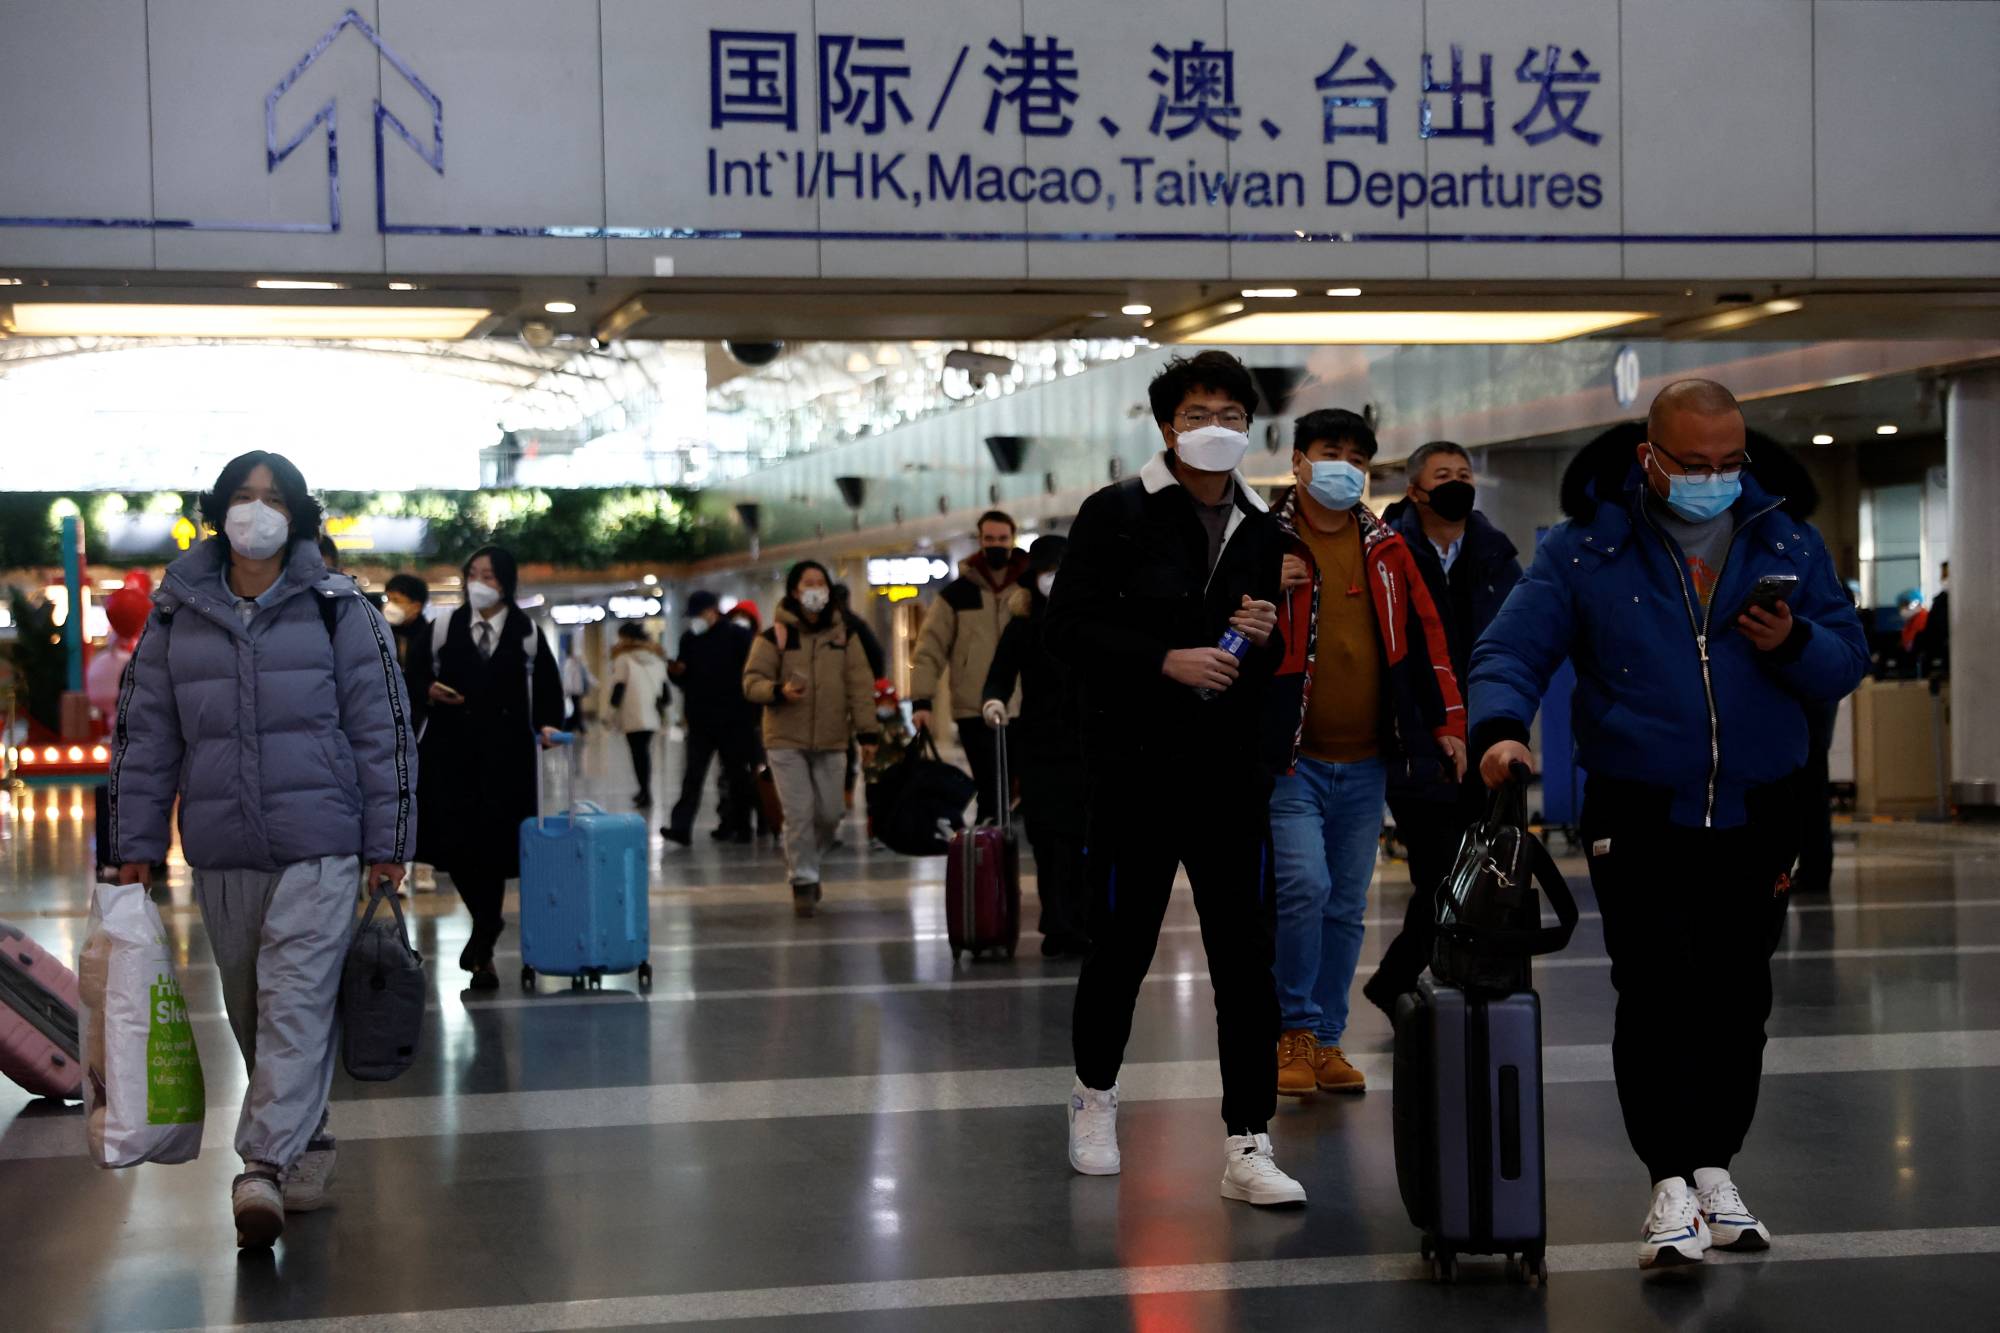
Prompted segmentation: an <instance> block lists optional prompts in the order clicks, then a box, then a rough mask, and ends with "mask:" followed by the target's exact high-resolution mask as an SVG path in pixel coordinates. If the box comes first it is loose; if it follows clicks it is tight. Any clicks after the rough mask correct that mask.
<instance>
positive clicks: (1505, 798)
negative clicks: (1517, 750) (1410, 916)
mask: <svg viewBox="0 0 2000 1333" xmlns="http://www.w3.org/2000/svg"><path fill="white" fill-rule="evenodd" d="M1527 778H1528V770H1527V767H1526V765H1522V764H1517V765H1515V772H1514V776H1513V777H1512V778H1511V779H1510V780H1509V781H1508V782H1507V784H1506V785H1505V786H1503V787H1501V788H1500V789H1499V790H1497V791H1495V792H1494V793H1493V794H1492V796H1491V797H1490V798H1489V800H1488V802H1487V806H1486V817H1485V818H1484V819H1482V820H1481V821H1479V823H1477V824H1474V825H1473V826H1472V827H1471V828H1470V829H1468V830H1467V831H1466V834H1465V840H1464V842H1462V843H1461V844H1460V845H1459V849H1458V859H1457V860H1456V861H1455V862H1454V863H1453V864H1452V868H1451V873H1450V874H1449V875H1447V876H1445V878H1444V882H1443V883H1441V884H1439V885H1438V887H1437V898H1436V910H1437V918H1436V919H1437V943H1436V944H1435V946H1433V949H1432V953H1431V972H1432V973H1433V974H1434V975H1435V976H1436V977H1437V979H1438V980H1439V981H1442V982H1445V983H1446V984H1448V985H1453V986H1457V987H1459V988H1461V989H1463V990H1469V991H1484V992H1492V993H1510V992H1513V991H1520V990H1526V989H1528V987H1529V983H1530V968H1529V960H1530V959H1532V958H1534V957H1536V956H1538V955H1540V954H1548V953H1555V952H1556V951H1558V950H1560V949H1562V948H1563V947H1564V946H1566V945H1567V944H1568V943H1569V937H1570V935H1571V934H1572V933H1573V932H1574V931H1575V930H1576V922H1577V911H1576V899H1575V898H1574V897H1573V896H1572V895H1571V894H1570V891H1569V883H1568V882H1567V881H1566V880H1564V879H1563V877H1562V872H1561V871H1560V870H1558V869H1556V863H1555V860H1554V858H1553V857H1551V856H1550V855H1549V851H1548V848H1546V847H1544V846H1543V845H1542V840H1541V839H1540V838H1537V837H1536V836H1535V835H1534V834H1533V833H1531V832H1529V831H1528V827H1527V823H1528V820H1527V804H1528V797H1527ZM1538 884H1539V885H1540V886H1541V888H1542V891H1543V892H1545V893H1547V894H1548V896H1549V904H1550V906H1552V907H1554V908H1555V912H1556V921H1557V924H1556V925H1553V926H1544V925H1543V924H1542V902H1541V895H1540V894H1538V893H1536V892H1535V886H1536V885H1538Z"/></svg>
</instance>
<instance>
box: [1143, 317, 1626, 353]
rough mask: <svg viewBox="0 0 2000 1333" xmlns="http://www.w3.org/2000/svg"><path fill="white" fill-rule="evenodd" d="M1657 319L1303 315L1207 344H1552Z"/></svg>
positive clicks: (1208, 334) (1258, 321)
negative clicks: (1635, 321) (1622, 325)
mask: <svg viewBox="0 0 2000 1333" xmlns="http://www.w3.org/2000/svg"><path fill="white" fill-rule="evenodd" d="M1650 318H1652V316H1650V315H1648V314H1646V313H1644V312H1643V311H1637V310H1351V311H1349V310H1339V311H1334V310H1318V311H1315V310H1300V311H1284V312H1278V311H1263V312H1260V313H1254V314H1244V315H1240V316H1238V317H1237V318H1234V319H1225V320H1224V321H1222V322H1221V323H1219V324H1214V325H1211V326H1209V327H1208V328H1205V329H1202V330H1200V331H1199V332H1198V333H1193V334H1189V335H1187V336H1186V337H1184V338H1182V339H1181V341H1183V342H1202V343H1263V344H1283V343H1299V344H1310V343H1363V344H1377V345H1383V346H1389V345H1394V344H1398V343H1552V342H1561V341H1563V340H1564V339H1565V338H1579V337H1582V336H1583V335H1585V334H1589V333H1598V332H1601V331H1602V330H1604V329H1610V328H1616V327H1617V326H1618V325H1620V324H1630V323H1632V322H1633V321H1634V320H1641V319H1650Z"/></svg>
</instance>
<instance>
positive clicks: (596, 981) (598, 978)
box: [590, 972, 604, 990]
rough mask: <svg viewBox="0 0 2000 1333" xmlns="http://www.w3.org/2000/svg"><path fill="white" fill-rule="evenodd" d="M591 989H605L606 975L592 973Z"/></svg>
mask: <svg viewBox="0 0 2000 1333" xmlns="http://www.w3.org/2000/svg"><path fill="white" fill-rule="evenodd" d="M590 988H591V989H592V990H603V989H604V974H603V973H602V972H592V973H591V974H590Z"/></svg>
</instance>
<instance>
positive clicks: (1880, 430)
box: [1875, 426, 1896, 435]
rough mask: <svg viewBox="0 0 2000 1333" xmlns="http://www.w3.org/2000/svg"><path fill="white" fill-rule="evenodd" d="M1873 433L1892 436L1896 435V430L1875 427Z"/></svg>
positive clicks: (1893, 428)
mask: <svg viewBox="0 0 2000 1333" xmlns="http://www.w3.org/2000/svg"><path fill="white" fill-rule="evenodd" d="M1875 433H1876V434H1877V435H1894V434H1895V433H1896V428H1895V427H1894V426H1877V427H1876V428H1875Z"/></svg>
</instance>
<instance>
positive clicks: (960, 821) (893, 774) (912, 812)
mask: <svg viewBox="0 0 2000 1333" xmlns="http://www.w3.org/2000/svg"><path fill="white" fill-rule="evenodd" d="M876 787H877V790H876V792H875V793H874V800H873V801H872V802H871V805H872V806H874V807H876V808H879V809H880V811H881V812H882V813H881V815H880V816H879V817H878V818H877V819H876V820H875V836H876V837H878V838H880V839H881V840H882V843H883V845H884V846H886V847H887V848H888V849H889V850H890V851H892V852H900V853H902V854H903V855H904V856H943V855H944V854H945V852H946V851H947V850H948V849H949V848H950V845H951V835H952V834H953V833H955V832H956V831H958V830H959V829H962V828H964V827H965V807H966V806H967V805H968V804H970V803H971V801H972V798H973V796H974V795H976V794H977V793H978V790H979V788H978V784H977V783H975V782H974V781H973V780H972V777H971V775H970V774H968V773H967V772H966V771H965V770H964V769H962V768H958V767H955V766H953V765H951V764H947V763H945V762H944V760H942V759H940V758H939V757H938V748H937V741H936V740H935V739H933V738H932V736H931V733H930V730H929V728H926V727H920V728H918V729H917V735H916V739H915V740H912V741H911V742H910V745H909V748H908V749H906V750H905V751H903V757H902V758H901V759H899V760H897V761H896V762H895V763H894V764H892V765H890V766H889V770H888V771H887V772H886V773H884V774H883V775H882V778H881V781H880V782H878V783H877V784H876Z"/></svg>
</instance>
